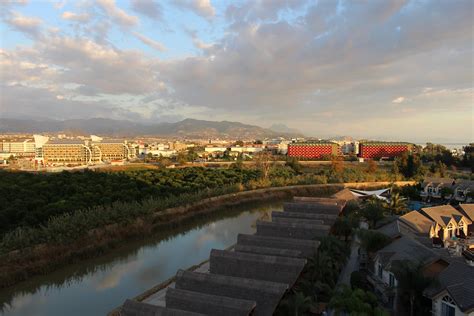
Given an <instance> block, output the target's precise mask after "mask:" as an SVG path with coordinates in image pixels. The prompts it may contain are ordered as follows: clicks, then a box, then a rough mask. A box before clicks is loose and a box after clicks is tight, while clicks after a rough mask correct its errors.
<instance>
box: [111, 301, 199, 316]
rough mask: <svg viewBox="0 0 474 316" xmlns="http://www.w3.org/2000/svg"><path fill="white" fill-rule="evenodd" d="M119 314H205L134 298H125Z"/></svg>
mask: <svg viewBox="0 0 474 316" xmlns="http://www.w3.org/2000/svg"><path fill="white" fill-rule="evenodd" d="M120 315H121V316H205V315H204V314H198V313H194V312H188V311H183V310H178V309H172V308H166V307H161V306H156V305H152V304H147V303H141V302H137V301H134V300H126V301H125V303H124V304H123V305H122V308H121V311H120Z"/></svg>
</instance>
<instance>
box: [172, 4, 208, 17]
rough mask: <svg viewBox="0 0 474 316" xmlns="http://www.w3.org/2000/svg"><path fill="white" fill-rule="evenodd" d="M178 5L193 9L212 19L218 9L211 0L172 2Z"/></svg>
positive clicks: (198, 13)
mask: <svg viewBox="0 0 474 316" xmlns="http://www.w3.org/2000/svg"><path fill="white" fill-rule="evenodd" d="M172 3H173V4H175V5H176V6H178V7H181V8H184V9H188V10H191V11H193V12H194V13H196V14H197V15H199V16H202V17H203V18H205V19H212V18H213V17H214V16H215V15H216V9H215V8H214V7H213V6H212V3H211V1H210V0H175V1H173V2H172Z"/></svg>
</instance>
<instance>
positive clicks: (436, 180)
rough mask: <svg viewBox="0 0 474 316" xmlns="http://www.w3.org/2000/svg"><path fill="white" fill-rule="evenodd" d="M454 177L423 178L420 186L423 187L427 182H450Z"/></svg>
mask: <svg viewBox="0 0 474 316" xmlns="http://www.w3.org/2000/svg"><path fill="white" fill-rule="evenodd" d="M453 182H454V179H451V178H425V180H424V181H423V184H422V187H425V186H426V185H427V184H429V183H433V184H434V185H438V184H441V183H442V184H452V183H453Z"/></svg>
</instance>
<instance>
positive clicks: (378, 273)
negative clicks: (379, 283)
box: [377, 263, 383, 279]
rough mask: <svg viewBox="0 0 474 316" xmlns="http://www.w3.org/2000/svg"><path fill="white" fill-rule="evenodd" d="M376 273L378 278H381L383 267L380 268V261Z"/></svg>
mask: <svg viewBox="0 0 474 316" xmlns="http://www.w3.org/2000/svg"><path fill="white" fill-rule="evenodd" d="M377 275H378V276H379V278H380V279H382V277H383V269H382V265H381V264H380V263H379V264H378V269H377Z"/></svg>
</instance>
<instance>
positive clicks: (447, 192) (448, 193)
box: [440, 187, 454, 199]
mask: <svg viewBox="0 0 474 316" xmlns="http://www.w3.org/2000/svg"><path fill="white" fill-rule="evenodd" d="M440 193H441V198H442V199H445V198H447V197H449V196H452V195H453V193H454V190H453V189H452V188H450V187H442V188H441V191H440Z"/></svg>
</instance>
